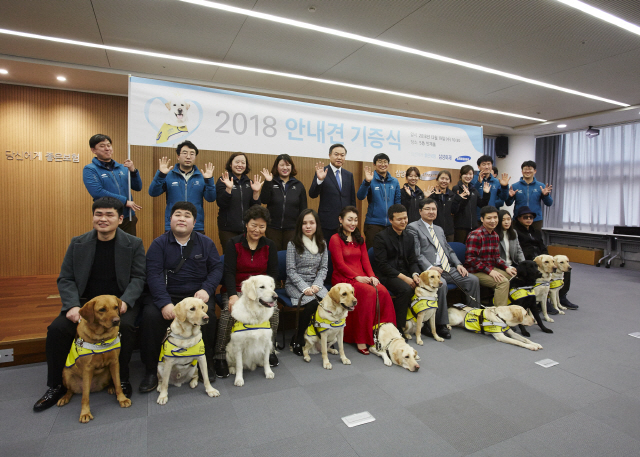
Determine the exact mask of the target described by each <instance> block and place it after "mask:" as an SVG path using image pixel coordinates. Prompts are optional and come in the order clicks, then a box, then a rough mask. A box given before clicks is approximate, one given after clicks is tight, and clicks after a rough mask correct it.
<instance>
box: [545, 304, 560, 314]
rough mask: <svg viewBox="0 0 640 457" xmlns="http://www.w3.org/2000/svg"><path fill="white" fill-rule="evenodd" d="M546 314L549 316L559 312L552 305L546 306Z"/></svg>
mask: <svg viewBox="0 0 640 457" xmlns="http://www.w3.org/2000/svg"><path fill="white" fill-rule="evenodd" d="M547 314H549V315H550V316H555V315H556V314H560V313H559V312H558V311H557V310H556V309H555V308H554V307H553V306H547Z"/></svg>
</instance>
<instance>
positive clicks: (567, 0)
mask: <svg viewBox="0 0 640 457" xmlns="http://www.w3.org/2000/svg"><path fill="white" fill-rule="evenodd" d="M558 1H559V2H560V3H564V4H565V5H567V6H570V7H572V8H575V9H577V10H580V11H582V12H583V13H587V14H590V15H591V16H593V17H595V18H598V19H601V20H603V21H606V22H608V23H609V24H613V25H616V26H618V27H620V28H623V29H625V30H628V31H629V32H631V33H635V34H636V35H640V27H638V26H637V25H635V24H632V23H631V22H627V21H625V20H624V19H620V18H619V17H616V16H614V15H613V14H609V13H607V12H605V11H602V10H600V9H598V8H594V7H593V6H591V5H587V4H586V3H583V2H581V1H578V0H558Z"/></svg>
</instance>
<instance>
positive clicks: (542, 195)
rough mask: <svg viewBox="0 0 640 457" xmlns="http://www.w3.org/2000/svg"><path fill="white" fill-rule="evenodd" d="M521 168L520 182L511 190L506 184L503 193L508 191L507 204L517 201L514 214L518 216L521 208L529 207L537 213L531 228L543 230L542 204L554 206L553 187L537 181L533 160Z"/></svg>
mask: <svg viewBox="0 0 640 457" xmlns="http://www.w3.org/2000/svg"><path fill="white" fill-rule="evenodd" d="M520 168H521V170H522V178H520V181H518V182H517V183H515V184H513V185H512V186H511V189H507V185H506V184H503V186H502V189H503V191H505V190H506V191H508V193H509V197H508V198H507V199H506V202H505V203H506V204H507V205H511V204H512V203H513V202H514V201H515V203H516V205H515V206H514V207H513V214H518V210H519V209H520V208H522V207H524V206H528V207H529V209H530V210H531V211H533V212H534V213H535V217H534V219H533V224H532V225H531V226H532V227H533V229H534V230H542V203H544V204H545V205H547V206H551V205H553V198H551V190H552V189H553V186H551V185H549V184H546V185H545V184H544V183H541V182H540V181H538V180H536V178H535V176H536V171H537V170H536V163H535V162H534V161H533V160H527V161H525V162H522V166H521V167H520ZM501 183H502V181H501ZM541 202H542V203H541Z"/></svg>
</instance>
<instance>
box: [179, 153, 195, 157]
mask: <svg viewBox="0 0 640 457" xmlns="http://www.w3.org/2000/svg"><path fill="white" fill-rule="evenodd" d="M180 155H181V156H183V157H195V156H196V153H195V152H181V153H180Z"/></svg>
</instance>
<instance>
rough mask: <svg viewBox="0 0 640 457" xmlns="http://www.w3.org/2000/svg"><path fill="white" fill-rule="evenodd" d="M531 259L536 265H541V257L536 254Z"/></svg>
mask: <svg viewBox="0 0 640 457" xmlns="http://www.w3.org/2000/svg"><path fill="white" fill-rule="evenodd" d="M533 261H534V262H535V263H536V265H538V266H539V267H542V257H541V256H538V257H536V258H535V259H533Z"/></svg>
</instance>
